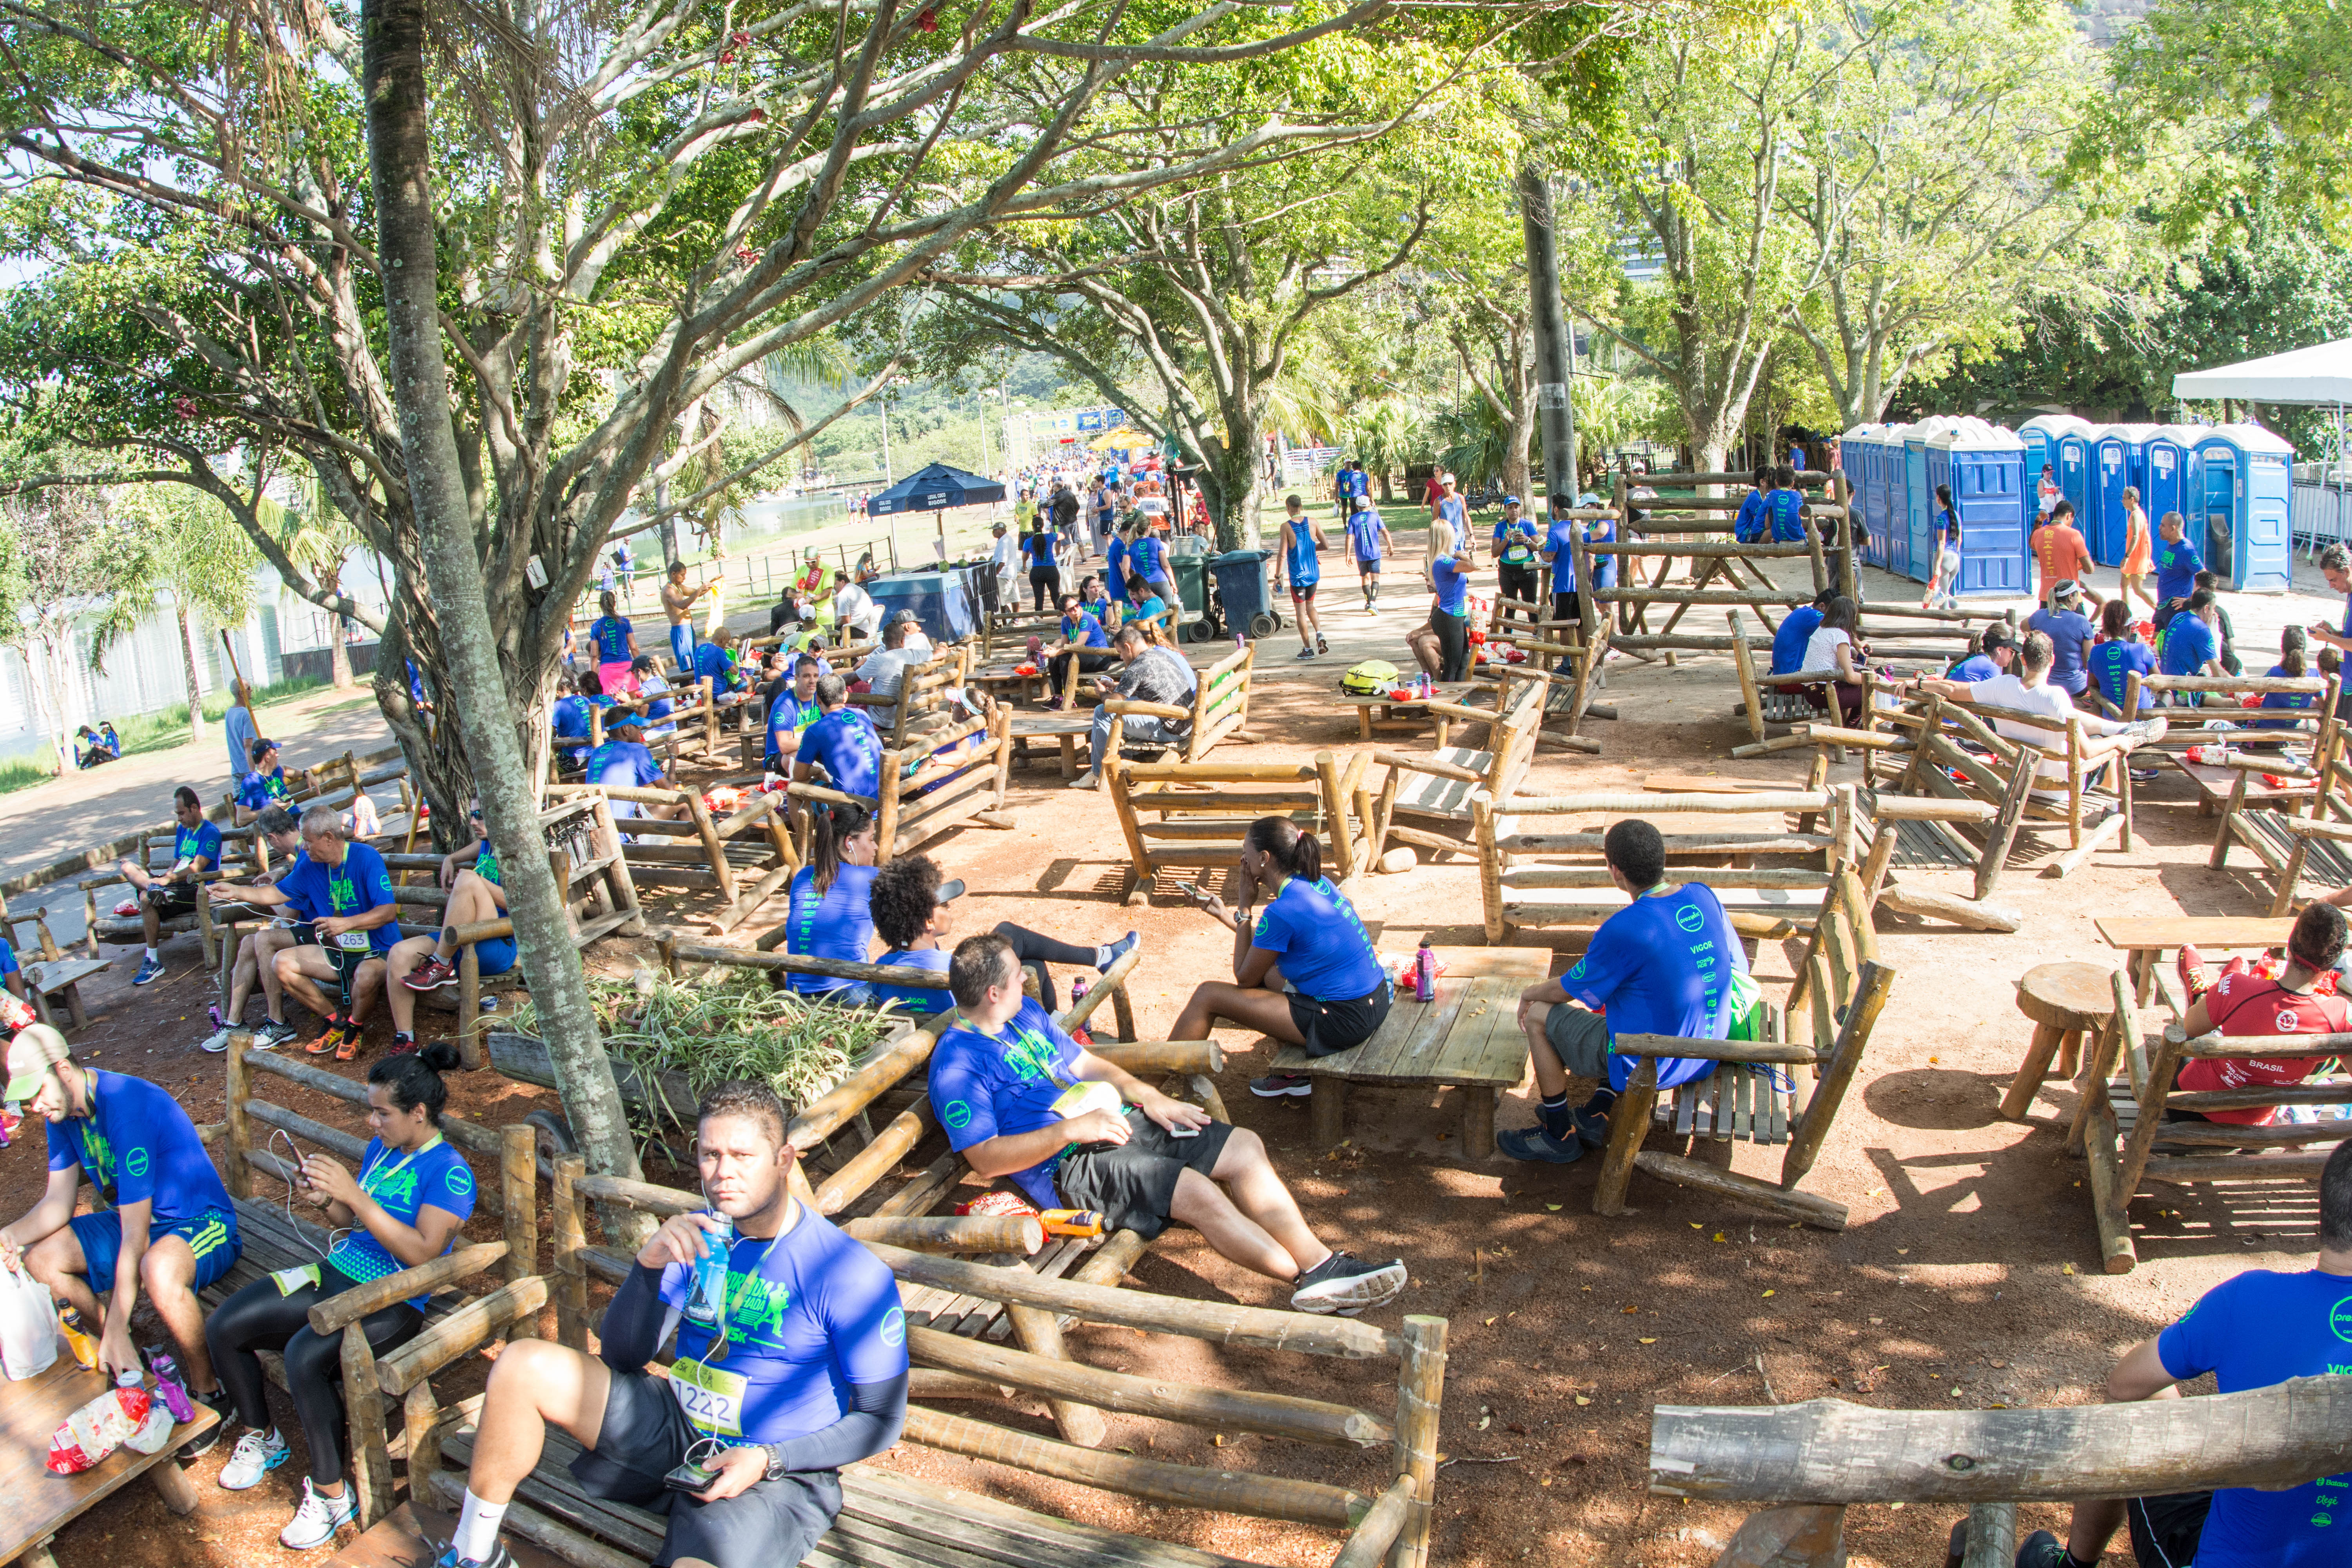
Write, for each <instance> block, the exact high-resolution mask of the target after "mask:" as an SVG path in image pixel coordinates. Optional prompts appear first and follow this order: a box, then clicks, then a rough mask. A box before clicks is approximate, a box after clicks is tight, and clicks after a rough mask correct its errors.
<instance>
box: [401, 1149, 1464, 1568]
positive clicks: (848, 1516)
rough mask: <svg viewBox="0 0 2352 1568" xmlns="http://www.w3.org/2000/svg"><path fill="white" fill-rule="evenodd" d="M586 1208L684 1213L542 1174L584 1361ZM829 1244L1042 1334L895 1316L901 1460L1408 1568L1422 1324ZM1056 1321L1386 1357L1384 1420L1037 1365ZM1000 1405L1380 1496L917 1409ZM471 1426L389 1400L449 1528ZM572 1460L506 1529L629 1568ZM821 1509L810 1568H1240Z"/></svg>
mask: <svg viewBox="0 0 2352 1568" xmlns="http://www.w3.org/2000/svg"><path fill="white" fill-rule="evenodd" d="M590 1201H593V1202H597V1203H600V1204H604V1205H614V1206H619V1207H624V1208H628V1209H633V1210H635V1211H636V1212H638V1213H643V1214H647V1215H666V1214H676V1213H682V1212H690V1211H696V1210H699V1209H701V1208H703V1207H704V1206H705V1204H704V1200H703V1199H702V1198H701V1197H700V1196H699V1195H698V1194H690V1193H685V1192H678V1191H675V1190H672V1189H666V1188H661V1187H656V1186H653V1185H651V1184H646V1183H641V1182H625V1181H619V1180H616V1179H614V1178H610V1177H594V1176H589V1175H587V1174H585V1173H584V1166H583V1163H582V1162H581V1161H580V1160H579V1159H578V1158H577V1157H576V1156H573V1157H567V1158H566V1159H564V1160H562V1161H561V1162H559V1163H558V1166H557V1175H556V1181H555V1205H554V1215H553V1224H554V1227H555V1236H554V1258H555V1266H556V1274H555V1293H556V1303H557V1317H558V1321H559V1323H560V1325H561V1327H560V1330H559V1332H560V1335H561V1337H562V1340H563V1342H565V1343H567V1344H570V1345H572V1346H573V1347H574V1348H577V1349H583V1350H584V1349H586V1348H587V1347H588V1343H589V1341H588V1321H587V1306H588V1302H587V1282H588V1279H590V1278H591V1277H592V1276H593V1277H596V1278H599V1279H611V1278H614V1276H616V1275H620V1274H624V1273H625V1272H626V1270H627V1269H628V1268H629V1267H630V1263H631V1259H630V1258H628V1257H627V1255H626V1254H625V1253H622V1252H618V1251H616V1250H614V1249H612V1248H607V1247H593V1246H590V1245H589V1244H588V1242H587V1240H586V1236H585V1225H584V1220H583V1205H584V1204H586V1203H587V1202H590ZM845 1228H847V1229H848V1230H849V1232H850V1234H852V1235H853V1236H856V1237H859V1239H860V1240H862V1241H864V1242H865V1244H866V1246H867V1247H871V1248H872V1249H873V1250H874V1251H875V1253H876V1254H877V1256H879V1257H880V1258H883V1259H884V1260H885V1261H886V1262H887V1263H888V1264H889V1265H890V1267H891V1269H892V1271H893V1272H894V1273H895V1274H897V1275H898V1279H899V1280H900V1282H901V1289H902V1290H904V1289H906V1288H907V1287H910V1286H911V1287H916V1288H918V1289H928V1290H931V1291H935V1292H940V1293H944V1294H946V1295H948V1296H950V1298H951V1299H954V1300H966V1301H975V1302H977V1301H986V1302H989V1303H992V1304H993V1305H994V1306H995V1307H996V1308H997V1309H998V1310H999V1311H1000V1312H1001V1313H1002V1314H1003V1315H1005V1316H1007V1317H1011V1318H1013V1319H1014V1320H1015V1321H1027V1322H1030V1323H1033V1324H1041V1325H1044V1326H1045V1327H1046V1328H1048V1329H1050V1330H1052V1331H1053V1333H1054V1336H1055V1346H1056V1349H1055V1353H1044V1352H1038V1351H1036V1350H1034V1349H1030V1350H1015V1349H1013V1348H1010V1347H1005V1346H996V1345H989V1344H984V1343H979V1342H974V1341H973V1340H972V1339H971V1338H970V1337H969V1336H966V1335H964V1334H962V1333H960V1332H950V1331H946V1330H943V1329H940V1328H937V1327H931V1326H926V1325H925V1324H923V1323H920V1322H918V1321H916V1314H915V1312H914V1311H913V1310H912V1309H911V1308H910V1309H909V1310H908V1331H907V1339H908V1353H909V1355H910V1357H911V1358H912V1360H913V1361H914V1362H915V1363H916V1367H915V1371H914V1373H913V1376H912V1378H911V1379H910V1384H911V1392H912V1394H913V1395H914V1399H915V1403H912V1404H910V1405H909V1406H908V1418H907V1426H906V1432H905V1436H904V1439H903V1440H904V1441H906V1442H908V1443H913V1444H918V1445H921V1446H923V1447H930V1448H935V1449H938V1450H940V1451H941V1452H946V1453H953V1454H961V1455H964V1456H967V1457H970V1458H980V1459H986V1460H989V1461H991V1462H992V1463H995V1464H999V1465H1003V1466H1006V1467H1008V1468H1011V1469H1012V1470H1013V1472H1014V1474H1016V1475H1017V1476H1021V1477H1023V1478H1024V1479H1028V1480H1030V1481H1032V1482H1049V1483H1050V1482H1058V1483H1063V1484H1076V1485H1079V1486H1085V1487H1090V1488H1095V1489H1101V1490H1104V1491H1108V1492H1113V1493H1119V1494H1124V1495H1127V1496H1131V1497H1138V1498H1142V1499H1145V1500H1149V1501H1151V1502H1154V1503H1160V1504H1164V1505H1171V1506H1177V1507H1196V1508H1205V1509H1210V1510H1215V1511H1218V1512H1223V1513H1245V1514H1252V1515H1256V1516H1259V1517H1265V1518H1272V1519H1279V1520H1285V1521H1292V1522H1297V1523H1304V1524H1310V1525H1316V1526H1320V1527H1324V1528H1327V1529H1330V1530H1333V1531H1340V1532H1343V1533H1344V1537H1345V1539H1344V1541H1343V1542H1342V1543H1341V1545H1340V1548H1339V1553H1338V1555H1337V1557H1336V1558H1335V1560H1334V1561H1335V1563H1336V1564H1338V1565H1340V1568H1371V1565H1372V1564H1374V1563H1382V1562H1385V1563H1388V1564H1389V1565H1390V1568H1423V1564H1424V1563H1425V1561H1426V1554H1427V1549H1428V1540H1429V1535H1430V1526H1431V1520H1432V1511H1433V1495H1434V1490H1435V1481H1436V1470H1437V1462H1438V1453H1437V1430H1438V1421H1439V1415H1440V1412H1441V1407H1442V1404H1443V1399H1444V1361H1445V1337H1446V1322H1445V1320H1444V1319H1443V1318H1434V1317H1407V1318H1406V1319H1405V1320H1404V1322H1403V1324H1402V1328H1401V1329H1400V1330H1399V1331H1395V1332H1391V1331H1386V1330H1383V1329H1381V1328H1378V1327H1376V1326H1374V1325H1372V1324H1370V1323H1366V1322H1360V1321H1353V1320H1349V1319H1344V1318H1316V1317H1310V1316H1308V1315H1307V1314H1305V1313H1299V1312H1291V1311H1284V1310H1274V1309H1269V1308H1263V1307H1242V1306H1233V1305H1228V1304H1226V1303H1223V1302H1215V1301H1192V1300H1173V1299H1171V1298H1166V1297H1160V1296H1153V1295H1149V1294H1147V1293H1145V1292H1143V1291H1140V1290H1132V1289H1112V1288H1110V1287H1108V1286H1107V1285H1102V1284H1087V1283H1081V1282H1078V1281H1076V1280H1070V1279H1050V1278H1041V1277H1040V1276H1038V1275H1036V1274H1034V1273H1031V1272H1029V1271H1027V1270H1025V1269H1021V1268H1007V1267H1001V1266H993V1265H990V1264H984V1263H973V1262H968V1261H965V1260H963V1259H961V1258H952V1257H940V1256H934V1255H933V1253H934V1251H952V1250H963V1249H983V1250H986V1251H989V1252H991V1253H992V1254H996V1255H1001V1254H1002V1252H1003V1250H1004V1249H1005V1248H1007V1247H1008V1246H1013V1247H1017V1246H1019V1245H1024V1244H1025V1243H1026V1242H1027V1241H1029V1240H1030V1239H1032V1238H1031V1237H1030V1235H1029V1234H1028V1233H1031V1232H1034V1228H1035V1221H1034V1219H1019V1220H1014V1219H1008V1218H997V1217H992V1218H977V1217H975V1218H965V1219H954V1220H946V1221H940V1220H911V1219H908V1218H905V1217H902V1216H897V1215H887V1216H886V1215H877V1216H872V1217H867V1218H863V1219H857V1220H852V1221H850V1222H849V1223H848V1225H847V1226H846V1227H845ZM899 1241H911V1242H914V1243H916V1244H918V1245H919V1246H921V1247H924V1248H926V1250H921V1251H918V1250H914V1249H913V1248H912V1247H907V1246H902V1245H898V1242H899ZM1063 1321H1089V1322H1102V1323H1114V1324H1120V1325H1124V1326H1126V1327H1129V1328H1133V1329H1138V1330H1140V1331H1145V1332H1155V1333H1172V1334H1180V1335H1184V1336H1188V1337H1192V1338H1198V1339H1203V1340H1206V1341H1208V1342H1211V1343H1213V1344H1220V1345H1227V1346H1234V1345H1238V1346H1245V1347H1249V1348H1252V1349H1262V1350H1280V1351H1288V1352H1304V1353H1307V1354H1313V1355H1322V1356H1329V1357H1336V1358H1340V1359H1348V1360H1364V1359H1372V1358H1380V1357H1391V1356H1392V1357H1394V1358H1395V1359H1396V1361H1397V1363H1398V1374H1397V1380H1396V1390H1395V1394H1394V1396H1393V1415H1381V1414H1376V1413H1375V1412H1374V1411H1372V1410H1370V1409H1366V1408H1361V1407H1358V1406H1353V1405H1343V1404H1339V1403H1336V1402H1333V1401H1330V1400H1327V1399H1322V1398H1301V1397H1297V1396H1290V1395H1282V1394H1266V1393H1262V1392H1259V1391H1255V1390H1249V1389H1210V1388H1202V1387H1196V1386H1192V1385H1190V1384H1182V1383H1178V1382H1175V1381H1173V1380H1170V1379H1166V1378H1153V1377H1142V1376H1136V1375H1131V1374H1128V1373H1112V1372H1106V1371H1102V1370H1100V1369H1097V1368H1094V1367H1089V1366H1087V1365H1085V1364H1084V1363H1078V1362H1075V1361H1072V1360H1070V1359H1068V1358H1067V1356H1066V1355H1065V1354H1062V1353H1059V1350H1058V1337H1059V1327H1058V1325H1059V1324H1060V1323H1061V1322H1063ZM418 1386H419V1387H420V1388H422V1387H425V1385H423V1384H419V1385H418ZM1008 1388H1009V1389H1013V1390H1017V1391H1020V1392H1022V1393H1024V1394H1037V1395H1043V1396H1044V1397H1045V1400H1046V1401H1047V1403H1048V1405H1051V1406H1052V1407H1054V1408H1055V1409H1056V1410H1057V1411H1083V1412H1085V1413H1087V1415H1091V1416H1092V1417H1093V1418H1094V1421H1095V1422H1096V1424H1097V1426H1099V1423H1100V1420H1101V1416H1100V1412H1101V1411H1103V1410H1118V1411H1121V1412H1124V1413H1127V1414H1130V1415H1143V1416H1148V1417H1152V1418H1156V1419H1161V1420H1171V1421H1177V1422H1181V1423H1185V1424H1188V1425H1192V1426H1206V1427H1210V1428H1213V1429H1214V1430H1217V1431H1221V1432H1222V1431H1236V1430H1238V1431H1246V1432H1255V1433H1259V1434H1262V1435H1265V1436H1276V1437H1284V1438H1290V1439H1295V1440H1299V1441H1306V1442H1313V1443H1318V1444H1323V1445H1330V1444H1338V1445H1341V1446H1345V1447H1366V1448H1375V1449H1385V1450H1387V1454H1388V1462H1387V1464H1386V1465H1385V1466H1384V1471H1385V1472H1387V1473H1390V1474H1391V1475H1392V1478H1393V1479H1391V1481H1390V1482H1389V1483H1388V1484H1386V1485H1384V1486H1383V1487H1382V1488H1381V1489H1380V1490H1379V1491H1378V1492H1376V1493H1373V1494H1371V1495H1366V1494H1363V1493H1360V1492H1357V1491H1354V1490H1351V1489H1347V1488H1344V1487H1338V1486H1332V1485H1330V1484H1328V1483H1326V1482H1320V1481H1307V1480H1294V1479H1285V1478H1281V1477H1278V1476H1274V1475H1259V1474H1253V1473H1250V1472H1248V1471H1244V1470H1242V1469H1240V1468H1237V1467H1234V1468H1216V1469H1209V1468H1201V1467H1197V1466H1192V1465H1183V1464H1175V1463H1170V1462H1166V1461H1162V1460H1157V1459H1148V1458H1140V1457H1138V1456H1134V1455H1130V1454H1127V1453H1123V1452H1103V1451H1100V1450H1099V1449H1097V1448H1096V1447H1090V1446H1084V1445H1080V1444H1076V1443H1070V1442H1061V1441H1055V1440H1053V1439H1050V1438H1044V1437H1038V1436H1032V1435H1030V1434H1028V1433H1026V1432H1022V1431H1018V1430H1016V1429H1013V1428H1011V1427H1007V1426H998V1425H996V1424H994V1423H992V1422H988V1421H983V1420H977V1419H974V1418H972V1417H971V1416H969V1415H950V1414H949V1413H947V1412H945V1411H941V1410H939V1409H936V1408H934V1407H933V1405H932V1404H930V1403H926V1402H927V1401H938V1400H941V1399H950V1400H960V1401H970V1400H973V1399H992V1398H1001V1397H1003V1394H1002V1393H1001V1391H1002V1390H1004V1389H1008ZM477 1411H478V1405H473V1404H472V1402H468V1403H467V1404H465V1405H457V1406H454V1407H452V1408H451V1409H449V1410H447V1411H443V1410H440V1409H439V1408H437V1407H436V1406H434V1405H432V1403H431V1395H430V1393H429V1389H428V1390H427V1391H426V1392H425V1394H423V1396H422V1397H421V1398H420V1397H417V1396H415V1395H412V1397H411V1398H410V1400H409V1403H408V1409H407V1416H408V1431H409V1446H410V1454H411V1475H412V1477H413V1478H415V1480H414V1483H413V1484H414V1485H415V1489H416V1491H417V1492H418V1493H419V1494H420V1495H421V1496H423V1497H425V1498H426V1499H427V1500H430V1501H433V1502H436V1503H439V1504H440V1505H442V1506H444V1507H454V1506H455V1505H456V1502H457V1500H458V1499H460V1498H461V1497H462V1495H463V1490H464V1480H463V1478H462V1477H461V1476H459V1475H458V1474H457V1473H456V1472H455V1471H452V1470H445V1469H442V1468H440V1465H441V1462H442V1460H443V1459H444V1458H446V1459H447V1460H449V1461H452V1462H454V1463H456V1464H459V1465H462V1464H465V1463H467V1461H469V1460H470V1458H471V1457H472V1451H473V1440H474V1436H475V1429H476V1428H475V1421H476V1414H477ZM577 1452H578V1448H577V1446H576V1445H575V1444H573V1443H572V1442H571V1441H570V1440H569V1439H568V1438H566V1437H564V1436H562V1434H560V1433H553V1432H551V1433H550V1434H549V1436H548V1445H547V1451H546V1453H545V1454H544V1456H543V1457H542V1458H541V1461H540V1463H539V1465H538V1467H537V1468H535V1469H534V1470H533V1471H532V1472H531V1474H530V1476H529V1477H528V1478H527V1479H525V1480H524V1481H523V1483H522V1485H521V1487H520V1489H518V1491H517V1493H516V1497H515V1500H514V1502H513V1503H512V1504H511V1505H510V1506H509V1510H508V1512H507V1515H506V1525H505V1527H506V1529H507V1530H509V1531H511V1532H512V1533H513V1534H515V1535H518V1536H520V1537H522V1538H523V1539H525V1540H527V1541H529V1542H531V1543H533V1544H534V1545H536V1546H539V1547H541V1548H543V1549H545V1550H547V1551H549V1552H553V1553H555V1554H556V1555H557V1556H560V1557H562V1558H564V1559H565V1560H567V1561H569V1562H572V1563H578V1564H581V1565H582V1568H617V1565H618V1564H620V1563H628V1562H645V1561H647V1560H649V1559H650V1558H651V1557H652V1556H653V1555H654V1553H655V1552H656V1548H657V1547H658V1545H659V1543H660V1541H661V1536H662V1531H663V1529H664V1521H662V1520H661V1519H660V1518H659V1517H658V1516H657V1515H654V1514H651V1513H648V1512H646V1511H644V1510H639V1509H635V1508H630V1507H627V1506H625V1505H622V1504H616V1503H613V1502H609V1501H606V1500H601V1499H597V1498H593V1497H591V1496H589V1495H588V1494H587V1493H585V1492H584V1491H583V1489H581V1488H580V1487H579V1486H578V1484H577V1483H576V1482H575V1481H574V1480H573V1479H572V1475H571V1472H570V1468H569V1464H570V1461H571V1460H572V1458H574V1457H575V1456H576V1454H577ZM842 1489H843V1493H844V1505H843V1509H842V1512H841V1515H840V1517H839V1519H838V1520H837V1521H835V1526H834V1528H833V1530H832V1531H829V1532H828V1533H827V1534H826V1535H825V1536H824V1539H823V1540H822V1541H821V1542H819V1544H818V1546H817V1548H816V1549H815V1551H814V1552H812V1553H811V1555H810V1556H809V1557H808V1559H806V1561H807V1562H808V1563H813V1564H818V1565H821V1568H852V1565H865V1568H873V1565H877V1564H878V1565H884V1568H890V1565H907V1568H912V1565H915V1564H929V1565H931V1568H1036V1565H1037V1564H1039V1563H1047V1564H1071V1565H1075V1564H1077V1563H1125V1564H1131V1565H1134V1568H1246V1565H1245V1564H1244V1563H1242V1562H1241V1560H1239V1559H1234V1558H1228V1557H1223V1556H1220V1555H1217V1554H1214V1553H1209V1552H1200V1551H1197V1550H1194V1549H1192V1548H1188V1547H1183V1546H1179V1545H1174V1544H1171V1543H1168V1542H1160V1541H1156V1540H1153V1539H1151V1538H1150V1537H1147V1536H1139V1535H1129V1534H1126V1533H1123V1532H1119V1531H1108V1530H1103V1529H1099V1528H1094V1527H1089V1526H1084V1525H1077V1524H1073V1523H1070V1522H1068V1521H1064V1520H1061V1519H1057V1518H1054V1517H1051V1516H1048V1515H1045V1514H1040V1513H1034V1512H1031V1511H1029V1510H1024V1509H1020V1508H1017V1507H1014V1506H1013V1505H1011V1504H1009V1503H1004V1502H1001V1501H997V1500H991V1499H986V1498H981V1497H976V1496H973V1495H971V1494H969V1493H965V1492H961V1491H958V1490H954V1489H949V1488H945V1487H941V1486H939V1485H936V1484H934V1483H930V1482H927V1481H923V1480H920V1479H915V1478H912V1477H908V1476H905V1475H900V1474H896V1473H893V1472H889V1471H885V1470H882V1469H880V1468H877V1467H876V1466H874V1465H872V1464H859V1465H853V1466H851V1467H849V1468H847V1469H846V1470H845V1471H844V1473H843V1476H842Z"/></svg>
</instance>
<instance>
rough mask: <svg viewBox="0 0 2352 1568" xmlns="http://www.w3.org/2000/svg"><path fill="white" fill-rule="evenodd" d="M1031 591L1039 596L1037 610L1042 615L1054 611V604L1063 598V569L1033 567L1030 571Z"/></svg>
mask: <svg viewBox="0 0 2352 1568" xmlns="http://www.w3.org/2000/svg"><path fill="white" fill-rule="evenodd" d="M1029 591H1030V592H1031V593H1033V594H1034V595H1037V610H1038V613H1039V614H1040V615H1042V614H1044V613H1045V611H1047V610H1050V609H1052V608H1053V607H1054V602H1055V600H1056V599H1059V598H1060V597H1061V596H1062V572H1061V568H1059V567H1057V566H1045V567H1035V566H1033V567H1031V568H1030V569H1029Z"/></svg>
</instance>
